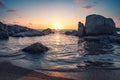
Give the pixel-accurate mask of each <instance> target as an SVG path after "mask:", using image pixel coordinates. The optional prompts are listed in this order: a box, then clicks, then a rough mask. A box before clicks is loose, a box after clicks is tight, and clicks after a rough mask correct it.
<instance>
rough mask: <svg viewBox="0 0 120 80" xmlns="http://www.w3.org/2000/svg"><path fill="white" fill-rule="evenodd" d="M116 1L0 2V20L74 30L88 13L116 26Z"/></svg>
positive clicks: (119, 17) (119, 16) (119, 20)
mask: <svg viewBox="0 0 120 80" xmlns="http://www.w3.org/2000/svg"><path fill="white" fill-rule="evenodd" d="M119 8H120V0H0V21H1V22H4V23H7V24H18V25H23V26H27V27H30V28H34V29H45V28H55V27H56V25H57V27H59V28H61V29H77V27H78V26H77V25H78V22H79V21H81V22H83V23H85V19H86V16H88V15H91V14H99V15H103V16H105V17H107V18H113V20H114V21H115V23H116V26H117V27H120V9H119Z"/></svg>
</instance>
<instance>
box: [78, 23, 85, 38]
mask: <svg viewBox="0 0 120 80" xmlns="http://www.w3.org/2000/svg"><path fill="white" fill-rule="evenodd" d="M84 35H85V27H84V25H83V23H81V22H79V23H78V36H79V37H82V36H84Z"/></svg>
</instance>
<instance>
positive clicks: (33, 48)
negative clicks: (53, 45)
mask: <svg viewBox="0 0 120 80" xmlns="http://www.w3.org/2000/svg"><path fill="white" fill-rule="evenodd" d="M48 50H49V48H48V47H46V46H44V45H43V44H41V43H38V42H37V43H34V44H32V45H30V46H28V47H26V48H24V49H22V51H24V52H28V53H33V54H34V53H42V52H45V51H48Z"/></svg>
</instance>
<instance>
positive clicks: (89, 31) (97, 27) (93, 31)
mask: <svg viewBox="0 0 120 80" xmlns="http://www.w3.org/2000/svg"><path fill="white" fill-rule="evenodd" d="M84 28H85V29H84ZM78 32H79V35H80V37H81V36H83V35H86V36H97V35H115V34H117V32H116V27H115V23H114V21H113V19H111V18H105V17H104V16H101V15H96V14H93V15H88V16H87V17H86V23H85V27H84V25H83V24H82V23H81V22H79V23H78Z"/></svg>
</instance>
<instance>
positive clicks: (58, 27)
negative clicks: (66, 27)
mask: <svg viewBox="0 0 120 80" xmlns="http://www.w3.org/2000/svg"><path fill="white" fill-rule="evenodd" d="M54 28H55V29H57V30H59V29H61V28H62V26H61V25H60V24H54Z"/></svg>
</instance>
